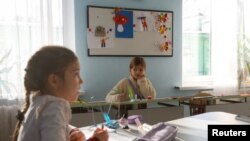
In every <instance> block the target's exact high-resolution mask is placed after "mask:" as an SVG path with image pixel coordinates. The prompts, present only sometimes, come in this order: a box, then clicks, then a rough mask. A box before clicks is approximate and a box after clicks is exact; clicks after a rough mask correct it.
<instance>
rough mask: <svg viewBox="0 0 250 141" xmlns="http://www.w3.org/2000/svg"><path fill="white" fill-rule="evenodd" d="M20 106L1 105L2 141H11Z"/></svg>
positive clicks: (0, 135) (0, 130) (0, 137)
mask: <svg viewBox="0 0 250 141" xmlns="http://www.w3.org/2000/svg"><path fill="white" fill-rule="evenodd" d="M18 108H19V107H18V106H0V125H1V127H0V141H11V135H12V133H13V131H14V128H15V126H16V122H17V119H16V113H17V110H18Z"/></svg>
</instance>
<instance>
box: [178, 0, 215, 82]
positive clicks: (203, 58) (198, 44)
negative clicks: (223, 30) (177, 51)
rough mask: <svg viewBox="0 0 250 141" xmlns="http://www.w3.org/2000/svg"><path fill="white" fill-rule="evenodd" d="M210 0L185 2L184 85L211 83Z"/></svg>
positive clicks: (185, 0)
mask: <svg viewBox="0 0 250 141" xmlns="http://www.w3.org/2000/svg"><path fill="white" fill-rule="evenodd" d="M210 25H211V22H210V0H183V42H182V43H183V59H182V60H183V81H182V82H183V85H185V86H187V85H197V84H199V85H201V83H200V82H201V81H202V83H203V84H204V85H205V84H208V83H209V82H210V81H211V44H210V42H211V38H210V35H211V26H210Z"/></svg>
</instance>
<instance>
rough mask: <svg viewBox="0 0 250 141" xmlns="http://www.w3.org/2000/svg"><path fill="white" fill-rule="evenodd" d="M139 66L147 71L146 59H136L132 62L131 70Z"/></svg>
mask: <svg viewBox="0 0 250 141" xmlns="http://www.w3.org/2000/svg"><path fill="white" fill-rule="evenodd" d="M139 65H141V66H142V67H143V68H144V69H146V62H145V60H144V58H142V57H134V58H132V60H131V61H130V65H129V68H130V69H132V68H133V67H135V66H139Z"/></svg>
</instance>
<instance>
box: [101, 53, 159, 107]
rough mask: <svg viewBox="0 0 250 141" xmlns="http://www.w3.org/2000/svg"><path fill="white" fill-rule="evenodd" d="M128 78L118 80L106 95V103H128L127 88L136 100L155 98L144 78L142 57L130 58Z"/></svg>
mask: <svg viewBox="0 0 250 141" xmlns="http://www.w3.org/2000/svg"><path fill="white" fill-rule="evenodd" d="M129 73H130V76H129V77H128V78H123V79H122V80H120V81H119V82H118V83H117V84H116V85H115V86H114V88H113V89H111V91H110V92H109V93H108V94H107V96H106V101H107V102H121V101H129V100H130V97H129V88H130V89H132V91H133V95H134V96H135V97H137V99H147V98H150V99H151V98H152V99H153V98H155V96H156V91H155V88H154V87H153V85H152V83H151V82H150V80H149V79H148V78H147V77H146V76H145V74H146V62H145V60H144V58H142V57H134V58H132V60H131V62H130V65H129Z"/></svg>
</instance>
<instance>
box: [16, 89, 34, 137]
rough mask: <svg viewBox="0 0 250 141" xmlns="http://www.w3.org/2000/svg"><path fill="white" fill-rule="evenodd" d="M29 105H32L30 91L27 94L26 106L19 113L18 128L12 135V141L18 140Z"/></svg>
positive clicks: (17, 116)
mask: <svg viewBox="0 0 250 141" xmlns="http://www.w3.org/2000/svg"><path fill="white" fill-rule="evenodd" d="M29 105H30V91H28V92H26V97H25V104H24V106H23V110H22V111H21V110H18V111H17V115H16V118H17V120H18V121H17V124H16V127H15V130H14V133H13V135H12V141H17V138H18V135H19V130H20V128H21V125H22V122H23V120H24V115H25V113H26V112H27V111H28V108H29Z"/></svg>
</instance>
